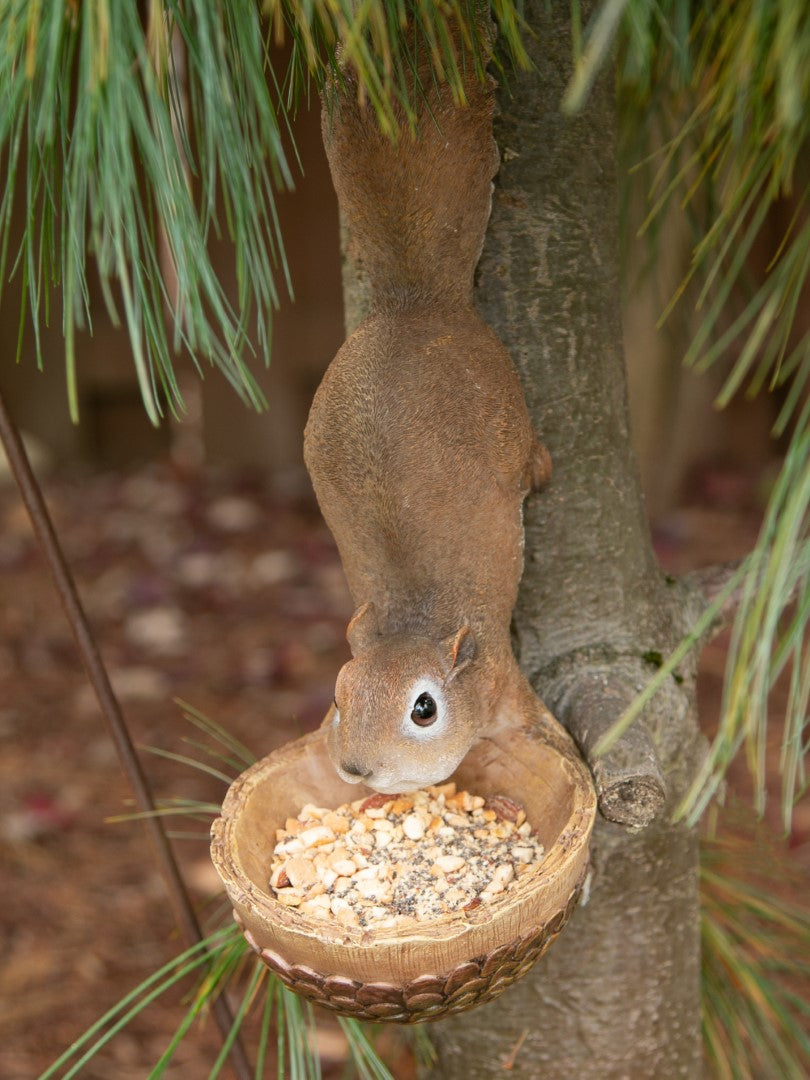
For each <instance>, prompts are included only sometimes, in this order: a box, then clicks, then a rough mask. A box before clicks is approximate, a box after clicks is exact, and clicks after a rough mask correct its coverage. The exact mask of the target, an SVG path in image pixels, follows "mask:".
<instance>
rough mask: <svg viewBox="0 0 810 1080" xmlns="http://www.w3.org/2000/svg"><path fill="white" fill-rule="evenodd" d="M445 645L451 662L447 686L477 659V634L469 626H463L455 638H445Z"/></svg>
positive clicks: (446, 680) (445, 681) (446, 679)
mask: <svg viewBox="0 0 810 1080" xmlns="http://www.w3.org/2000/svg"><path fill="white" fill-rule="evenodd" d="M443 644H444V647H445V648H446V649H447V652H448V657H447V659H448V661H449V664H448V670H447V675H446V676H445V680H444V684H445V686H446V685H447V684H448V683H449V682H451V681H452V680H453V679H455V677H456V675H458V674H459V672H461V671H463V670H464V668H465V667H466V666H467V665H468V664H469V663H470V661H471V660H473V659H474V658H475V634H474V633H473V632H472V630H471V629H470V628H469V626H462V628H461V629H460V630H459V631H458V633H456V634H455V635H454V636H453V637H451V638H445V640H444V642H443Z"/></svg>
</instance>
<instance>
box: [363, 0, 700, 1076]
mask: <svg viewBox="0 0 810 1080" xmlns="http://www.w3.org/2000/svg"><path fill="white" fill-rule="evenodd" d="M590 7H591V5H587V4H585V5H583V9H590ZM589 14H590V10H583V18H587V17H588V15H589ZM525 15H526V20H527V23H528V25H529V26H530V28H531V30H532V32H533V36H532V37H531V38H527V45H528V48H529V51H530V52H531V53H532V57H533V60H534V64H535V68H534V70H532V71H530V72H524V73H514V72H510V75H509V79H508V84H506V83H505V84H504V85H502V86H501V88H500V90H499V92H498V96H499V107H500V115H499V116H498V117H497V118H496V122H495V135H496V139H497V142H498V146H499V148H500V152H501V162H502V164H501V170H500V173H499V175H498V177H497V178H496V182H495V192H494V198H493V208H492V217H491V221H490V225H489V229H488V233H487V240H486V243H485V246H484V251H483V255H482V258H481V261H480V264H479V267H478V275H477V295H476V300H477V303H478V306H479V309H480V312H481V314H482V316H483V317H484V319H485V320H486V321H487V322H488V323H489V324H490V325H491V326H492V327H493V328H494V329H495V330H496V331H497V333H498V334H499V336H500V337H501V339H502V340H503V341H504V343H505V344H506V346H507V348H508V349H509V351H510V353H511V355H512V357H513V359H514V360H515V362H516V364H517V365H518V368H519V370H520V372H521V376H522V378H523V381H524V386H525V390H526V397H527V401H528V404H529V409H530V412H531V413H532V416H533V419H534V423H535V426H536V428H537V431H538V432H539V434H540V436H541V438H542V440H543V442H544V443H545V444H546V445H547V446H548V448H549V450H550V451H551V455H552V459H553V462H554V476H553V479H552V481H551V484H550V486H549V488H548V489H547V490H546V491H544V492H542V493H541V494H539V495H535V496H532V497H530V498H529V500H528V502H527V506H526V566H525V571H524V577H523V582H522V585H521V593H520V596H519V598H518V604H517V607H516V609H515V616H514V630H515V646H516V649H517V651H518V654H519V658H520V661H521V665H522V666H523V668H524V670H525V671H526V673H527V674H528V676H529V678H530V679H531V681H532V684H533V685H534V687H535V689H536V690H537V692H538V694H539V695H540V697H542V698H543V699H544V700H545V701H546V702H547V703H548V705H549V706H550V707H551V708H552V710H553V711H554V712H555V713H556V715H557V716H558V717H559V718H560V719H561V720H562V721H563V722H564V723H566V724H567V726H568V727H569V730H570V731H571V732H572V734H573V735H574V738H575V739H576V740H577V742H578V743H579V745H580V748H581V749H582V751H583V754H584V755H585V757H586V758H587V759H589V761H590V764H591V766H592V768H593V771H594V776H595V780H596V785H597V791H598V793H599V797H600V807H601V809H602V811H603V813H604V814H606V815H607V817H609V818H610V819H611V820H606V818H604V817H600V818H599V820H598V822H597V827H596V829H595V832H594V838H593V843H592V851H591V866H592V875H591V879H590V882H589V888H586V894H589V895H588V898H587V900H583V902H582V903H581V904H580V907H579V909H578V910H577V911H576V912H575V913H574V916H573V918H572V919H571V922H570V923H569V925H568V926H567V928H566V929H565V931H564V932H563V934H562V935H561V936H560V939H559V940H558V941H557V942H556V943H555V944H554V945H553V947H552V948H551V950H550V951H549V953H548V954H547V956H545V957H543V959H542V960H541V961H540V962H539V963H538V965H537V966H536V968H535V969H534V970H533V971H532V972H530V974H529V975H528V976H526V977H525V978H524V979H522V980H521V982H520V983H518V984H517V985H516V986H514V987H512V988H511V989H510V990H508V991H507V992H506V993H505V994H504V995H503V996H502V997H500V998H498V999H497V1001H495V1002H493V1003H492V1004H491V1005H487V1006H484V1007H482V1008H480V1009H477V1010H476V1011H475V1012H474V1013H462V1014H460V1015H459V1016H457V1017H454V1018H452V1019H449V1020H446V1021H442V1022H441V1023H437V1024H436V1025H432V1026H431V1027H430V1028H429V1030H428V1034H429V1036H430V1038H431V1040H432V1042H433V1043H434V1045H435V1047H436V1050H437V1054H438V1061H437V1064H436V1066H435V1068H434V1069H433V1070H431V1071H429V1073H427V1072H426V1074H425V1075H429V1076H431V1077H441V1078H442V1080H456V1078H458V1080H476V1078H481V1080H483V1078H491V1077H493V1076H499V1075H501V1072H502V1070H504V1069H508V1070H509V1072H510V1074H511V1075H512V1076H514V1077H525V1078H527V1080H528V1078H531V1080H562V1078H569V1077H570V1078H576V1080H618V1078H626V1080H645V1078H650V1080H653V1078H654V1080H670V1078H675V1077H686V1078H689V1080H695V1078H696V1077H698V1076H699V1075H700V1074H701V1069H702V1066H701V1040H700V956H699V904H698V853H697V837H696V835H695V834H694V833H693V832H692V831H690V830H688V829H686V828H685V827H684V826H683V825H677V826H673V825H671V824H670V820H671V817H672V812H673V809H674V807H675V806H676V805H677V803H678V801H679V800H680V798H681V797H682V795H683V793H684V791H685V789H686V786H687V784H688V782H689V780H690V778H691V776H692V775H693V774H694V770H695V767H696V763H697V760H698V757H699V754H700V753H701V749H702V741H701V739H700V736H699V733H698V730H697V724H696V710H695V663H694V661H690V662H689V663H688V664H684V665H683V667H682V668H681V671H680V672H679V673H678V679H677V680H672V681H671V682H670V683H669V685H668V686H667V687H666V688H665V689H664V690H662V691H661V692H660V693H659V695H658V696H657V697H656V699H655V700H654V701H653V702H652V704H651V706H650V707H649V708H648V709H647V710H646V712H645V714H644V716H643V718H642V720H641V721H639V722H638V723H637V724H636V725H634V728H633V729H631V731H630V732H628V734H627V736H625V737H624V738H623V739H622V740H621V741H620V742H619V744H617V746H616V747H615V748H614V750H613V751H611V752H610V753H609V754H608V755H606V756H605V757H603V758H602V759H593V758H592V757H591V753H590V752H591V750H592V747H593V745H594V743H595V742H596V740H597V738H598V737H599V735H600V734H601V733H602V731H604V730H605V729H606V728H607V727H609V726H610V724H611V723H612V722H613V721H614V720H615V719H617V717H618V716H619V715H620V714H621V712H622V711H623V709H624V707H625V706H626V705H627V704H629V702H630V701H631V700H632V699H633V697H634V696H635V695H636V694H637V693H638V691H639V690H640V689H641V688H642V686H643V685H644V683H645V682H646V681H647V680H648V679H649V677H650V676H651V675H652V674H653V673H654V671H655V657H656V656H657V655H658V654H660V655H662V656H666V655H667V654H668V653H669V652H670V651H671V650H672V649H673V648H674V646H675V645H676V644H677V642H678V641H679V640H680V638H681V637H682V635H683V634H684V632H685V631H686V629H687V628H688V626H689V624H690V621H691V620H692V619H693V617H694V603H693V594H692V593H690V591H689V589H688V588H687V587H686V586H684V585H681V584H680V583H677V582H673V581H671V580H670V579H665V577H664V576H663V574H662V573H661V571H660V569H659V568H658V566H657V563H656V560H655V556H654V554H653V551H652V546H651V543H650V536H649V530H648V526H647V518H646V514H645V510H644V504H643V497H642V494H641V488H640V484H639V476H638V468H637V464H636V461H635V458H634V455H633V451H632V448H631V444H630V433H629V419H628V408H627V395H626V378H625V369H624V355H623V346H622V335H621V306H620V305H621V298H620V282H619V266H618V257H619V232H618V184H617V174H616V143H615V127H616V123H615V96H614V89H613V84H612V81H611V79H610V78H603V79H601V80H600V82H599V83H598V85H597V86H596V87H595V88H594V90H593V91H592V93H591V95H590V96H589V99H588V102H587V105H586V107H585V109H584V111H583V112H582V114H581V115H580V116H578V117H576V118H574V119H567V118H565V117H563V116H562V115H561V112H560V103H561V101H562V98H563V94H564V91H565V88H566V86H567V84H568V80H569V78H570V74H571V69H572V59H571V56H572V48H571V33H570V30H571V27H570V5H569V4H568V2H567V0H552V2H551V3H548V0H527V3H526V6H525ZM342 240H343V252H344V266H343V276H344V297H345V302H346V321H347V325H348V329H352V328H353V327H354V326H355V325H356V324H357V323H358V322H359V321H360V319H361V318H362V317H363V316H364V315H365V314H366V312H367V309H368V281H367V279H366V277H365V273H364V269H363V267H362V265H359V263H358V262H357V260H356V258H355V257H354V254H353V251H352V245H351V238H350V237H349V236H347V235H346V233H345V231H344V235H343V238H342ZM653 819H654V820H653ZM617 822H618V823H623V824H617ZM650 822H653V823H652V824H650ZM626 826H630V827H629V828H628V827H626ZM644 826H646V827H644Z"/></svg>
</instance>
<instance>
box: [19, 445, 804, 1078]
mask: <svg viewBox="0 0 810 1080" xmlns="http://www.w3.org/2000/svg"><path fill="white" fill-rule="evenodd" d="M759 479H760V478H750V477H741V476H737V475H728V474H723V473H707V474H706V475H704V476H702V477H701V478H700V479H699V482H698V483H697V484H696V485H695V486H694V490H693V492H692V496H693V497H692V499H691V505H690V506H688V507H685V508H682V509H680V510H678V511H677V512H676V513H673V514H671V515H670V516H669V517H668V518H667V519H666V520H665V521H662V522H660V523H659V524H658V527H657V530H656V538H657V547H658V551H659V556H660V558H661V561H662V563H663V565H664V566H665V567H666V568H667V569H668V570H669V571H671V572H674V573H679V572H683V571H685V570H688V569H690V568H693V567H696V566H701V565H706V564H709V563H714V562H720V561H724V560H727V559H731V558H735V557H738V556H740V555H741V554H743V553H744V552H745V551H746V550H748V549H749V548H750V546H751V545H752V544H753V542H754V540H755V537H756V532H757V526H758V519H759V511H758V505H759V502H760V499H759V497H758V495H757V492H758V490H759V486H758V485H759ZM46 494H47V497H48V501H49V505H50V507H51V510H52V513H53V516H54V519H55V522H56V525H57V529H58V532H59V535H60V537H61V539H62V543H63V545H64V548H65V552H66V554H67V557H68V559H69V562H70V564H71V566H72V568H73V570H74V573H75V575H76V578H77V581H78V584H79V588H80V592H81V595H82V597H83V600H84V602H85V605H86V608H87V612H88V615H89V617H90V620H91V623H92V625H93V627H94V629H95V632H96V634H97V638H98V642H99V644H100V646H101V650H102V653H103V656H104V659H105V661H106V663H107V664H108V666H109V669H110V672H111V675H112V679H113V684H114V686H115V687H116V689H117V690H118V692H119V695H120V698H121V702H122V705H123V709H124V712H125V715H126V717H127V720H128V722H129V724H130V726H131V730H132V733H133V737H134V740H135V742H136V744H138V745H139V746H141V747H148V746H153V747H159V748H162V749H164V750H168V751H170V752H173V753H177V754H182V755H188V756H194V757H196V758H198V759H201V760H203V761H206V763H208V764H211V765H213V766H214V767H216V766H217V763H216V762H215V761H214V760H213V759H211V758H206V756H205V755H204V754H203V753H201V751H199V749H197V748H195V747H193V746H191V745H189V743H188V742H187V741H185V740H188V739H192V740H194V739H199V738H201V736H200V735H199V733H198V732H197V731H196V730H195V729H194V728H192V727H191V726H190V725H189V724H188V723H187V722H186V721H185V720H184V719H183V716H182V711H181V709H180V707H179V706H178V705H177V704H175V702H174V699H175V698H179V699H182V700H185V701H187V702H189V703H190V704H192V705H193V706H194V707H195V708H197V709H199V710H200V711H201V712H203V713H205V714H206V715H208V716H210V717H212V718H213V719H215V720H216V721H218V722H219V723H221V724H223V725H224V726H225V727H226V728H227V729H228V730H229V731H230V732H232V733H233V734H234V735H235V736H236V737H237V738H239V739H240V740H242V741H243V742H244V743H245V744H246V745H247V746H249V747H250V748H251V749H252V750H253V751H254V752H255V753H256V754H257V755H262V754H265V753H267V752H269V751H270V750H271V749H273V748H274V747H276V746H278V745H280V744H282V743H284V742H286V741H287V740H288V739H291V738H294V737H296V736H297V735H298V734H299V733H301V732H303V731H308V730H311V729H312V728H313V727H315V726H317V724H318V723H319V722H320V720H321V718H322V716H323V714H324V712H325V711H326V708H327V706H328V704H329V702H330V700H331V697H332V693H333V680H334V676H335V674H336V672H337V670H338V668H339V666H340V665H341V664H342V663H343V662H344V661H345V660H346V659H347V657H348V647H347V646H346V644H345V641H344V638H343V633H344V628H345V624H346V620H347V617H348V615H349V614H350V599H349V596H348V592H347V590H346V587H345V584H344V581H343V576H342V571H341V569H340V564H339V562H338V560H337V556H336V553H335V550H334V547H333V544H332V541H331V537H330V536H329V534H328V532H327V531H326V528H325V526H324V525H323V523H322V521H321V519H320V517H319V514H318V512H317V508H316V506H315V505H314V502H313V501H312V500H311V498H310V497H308V496H301V497H296V498H291V497H289V496H283V495H280V494H278V493H275V492H274V491H273V490H272V488H271V487H269V486H268V484H267V483H266V482H265V481H264V480H263V479H262V478H261V477H257V476H245V475H236V474H224V473H223V474H217V473H213V472H207V473H206V474H204V475H183V474H181V473H179V472H177V471H175V470H173V469H171V468H170V467H169V466H154V465H153V466H150V467H149V468H147V469H144V470H141V471H138V472H135V473H128V474H118V473H106V474H103V475H91V474H88V475H71V476H56V477H54V478H51V479H50V480H49V481H48V482H47V484H46ZM725 648H726V640H725V638H723V637H720V638H718V639H716V641H715V642H713V643H712V645H711V646H710V647H709V648H707V649H706V650H705V652H704V654H703V658H702V674H701V682H700V694H701V706H702V723H703V724H704V727H705V730H706V731H707V732H711V730H712V728H713V726H714V724H715V723H716V717H717V713H718V709H719V701H720V694H721V688H722V675H723V667H724V662H725ZM782 701H783V699H782V697H781V695H780V694H778V693H777V694H775V695H774V703H773V707H774V714H775V716H776V717H777V718H778V714H779V709H780V706H781V703H782ZM142 756H143V760H144V764H145V766H146V769H147V772H148V775H149V777H150V781H151V783H152V785H153V788H154V791H155V794H156V797H157V798H159V799H168V798H172V797H183V798H193V799H201V800H206V801H213V802H217V803H218V802H220V801H221V799H222V796H223V794H224V784H223V782H222V781H220V780H218V779H216V778H214V777H212V776H210V775H208V774H206V773H204V772H201V771H199V770H197V769H194V768H192V767H190V766H188V765H184V764H181V763H178V762H176V761H172V760H167V759H165V758H162V757H158V756H155V755H154V754H151V753H148V752H144V753H143V755H142ZM769 769H770V771H771V772H772V773H774V775H775V774H776V772H777V771H778V732H777V733H776V734H775V737H774V752H773V754H772V755H771V760H770V762H769ZM731 788H732V790H737V791H739V792H740V793H742V794H743V795H745V794H746V793H747V792H748V790H749V783H748V779H747V775H746V772H745V767H744V765H743V764H742V763H741V762H740V763H737V764H736V765H735V767H734V769H733V771H732V777H731ZM777 803H778V799H777V798H773V799H772V800H771V803H770V805H769V808H768V819H769V821H770V822H771V824H772V825H773V826H774V828H775V829H778V828H779V815H778V805H777ZM131 811H132V804H131V801H130V793H129V790H128V786H127V782H126V780H125V779H124V777H123V774H122V772H121V770H120V768H119V766H118V763H117V760H116V757H115V753H114V750H113V745H112V742H111V740H110V738H109V736H108V734H107V731H106V729H105V726H104V721H103V719H102V717H101V715H100V713H99V710H98V707H97V705H96V704H95V701H94V698H93V696H92V693H91V691H90V689H89V686H88V684H87V681H86V679H85V676H84V673H83V670H82V668H81V664H80V661H79V657H78V653H77V650H76V648H75V646H74V644H73V640H72V637H71V634H70V630H69V627H68V625H67V622H66V620H65V618H64V615H63V613H62V610H61V608H60V606H59V604H58V601H57V599H56V594H55V592H54V590H53V587H52V585H51V581H50V578H49V577H48V575H47V573H46V570H45V567H44V563H43V560H42V557H41V555H40V553H39V551H38V549H37V547H36V544H35V542H34V539H33V537H32V535H31V532H30V528H29V525H28V521H27V516H26V514H25V511H24V509H23V507H22V504H21V503H20V501H19V498H18V497H17V495H16V492H15V491H14V489H13V488H12V487H9V486H7V487H4V488H0V865H1V867H2V869H1V871H0V872H1V873H2V904H0V1076H2V1077H5V1078H8V1080H30V1078H33V1077H36V1076H38V1075H39V1074H40V1073H41V1072H42V1071H43V1070H44V1069H45V1068H46V1067H47V1066H48V1065H49V1064H50V1063H51V1062H52V1061H53V1060H54V1059H55V1058H56V1057H57V1056H58V1055H59V1053H61V1051H62V1050H63V1049H64V1048H65V1047H66V1046H67V1045H68V1044H69V1043H70V1042H71V1041H72V1040H73V1039H74V1038H75V1037H76V1036H77V1035H79V1034H81V1033H82V1032H83V1031H84V1030H85V1029H86V1028H87V1027H88V1026H89V1025H91V1024H92V1023H93V1022H94V1021H95V1020H96V1019H97V1018H98V1017H99V1016H100V1015H101V1014H102V1013H103V1012H104V1011H105V1010H106V1009H107V1008H109V1007H110V1006H111V1005H113V1004H114V1003H115V1002H116V1001H117V1000H118V999H119V998H120V997H122V996H123V995H124V994H125V993H127V992H128V991H129V990H131V989H132V988H133V987H135V986H136V985H137V984H138V983H139V982H140V981H141V980H142V979H144V978H145V977H146V976H147V975H149V974H150V973H151V972H152V971H153V970H155V969H156V968H157V967H159V966H160V965H162V964H163V963H165V962H167V961H168V960H169V959H170V958H171V957H172V956H173V955H175V954H176V952H177V951H178V950H179V948H180V945H181V943H180V941H179V939H178V938H177V936H176V934H175V931H174V923H173V918H172V913H171V907H170V904H169V903H168V900H167V896H166V892H165V889H164V886H163V882H162V879H161V877H160V874H159V873H158V871H157V869H156V864H155V862H154V859H153V856H152V853H151V850H150V846H149V843H148V841H147V839H146V836H145V833H144V829H143V826H142V825H141V824H140V823H139V822H137V821H134V822H133V821H128V822H123V823H109V822H108V819H109V818H111V817H114V816H116V815H120V814H125V813H128V812H131ZM169 827H170V828H171V829H178V830H182V831H184V832H187V833H192V834H196V835H191V836H188V837H184V838H183V839H178V840H177V841H176V845H175V846H176V850H177V851H178V854H179V856H180V858H181V860H182V865H183V868H184V873H185V877H186V879H187V881H188V884H189V888H190V889H191V892H192V894H193V897H194V899H195V901H196V902H197V903H198V905H199V908H200V911H201V914H202V916H203V917H207V916H208V915H210V916H213V915H215V914H216V913H217V912H220V913H221V911H222V905H221V894H220V890H219V885H218V880H217V879H216V875H215V874H214V871H213V869H212V867H211V865H210V862H209V860H208V855H207V839H206V826H205V824H204V823H197V822H184V821H182V820H180V819H172V822H171V824H170V826H169ZM789 844H790V847H791V849H792V856H793V861H794V864H795V866H796V867H797V868H798V870H799V871H800V872H802V873H804V874H806V873H807V871H808V870H810V807H808V806H807V804H806V803H805V805H803V806H801V807H800V808H799V811H798V813H797V817H796V823H795V828H794V831H793V834H792V835H791V837H790V838H789ZM190 986H191V984H187V985H185V986H183V988H182V990H178V992H177V993H174V994H172V995H170V996H169V997H168V998H167V999H166V1000H162V1001H161V1002H160V1003H159V1004H157V1005H153V1006H151V1007H150V1008H148V1009H147V1010H146V1012H145V1013H143V1014H142V1015H141V1016H140V1017H139V1018H138V1019H137V1020H136V1021H135V1022H134V1023H133V1024H132V1025H131V1026H130V1027H128V1028H127V1030H126V1031H125V1032H123V1033H122V1034H120V1035H119V1036H118V1037H117V1038H116V1039H114V1041H113V1042H112V1043H111V1044H110V1045H109V1046H108V1047H107V1048H106V1049H105V1050H104V1052H103V1053H102V1054H100V1055H99V1056H98V1057H97V1058H96V1059H95V1060H94V1061H93V1062H92V1063H91V1064H89V1065H88V1066H86V1067H85V1069H84V1071H83V1072H82V1073H81V1075H82V1076H83V1077H87V1078H97V1080H108V1078H109V1080H112V1078H115V1080H130V1078H132V1080H136V1078H138V1080H140V1078H142V1077H145V1076H146V1075H148V1073H149V1069H150V1067H151V1066H152V1065H153V1064H154V1062H155V1061H156V1060H157V1059H158V1058H159V1056H160V1054H161V1053H162V1052H163V1050H164V1049H165V1047H166V1044H167V1043H168V1042H169V1040H170V1038H171V1035H172V1034H173V1032H174V1029H175V1027H176V1026H177V1024H178V1023H179V1020H180V1018H181V1016H182V1014H183V1011H184V1008H183V997H184V994H188V992H189V990H190ZM318 1032H319V1034H318V1048H319V1051H320V1053H321V1057H322V1060H323V1063H324V1075H325V1077H327V1078H329V1077H337V1076H341V1075H343V1074H344V1059H345V1044H344V1041H343V1036H342V1034H341V1032H340V1031H339V1029H338V1028H337V1027H336V1025H335V1024H334V1022H333V1021H332V1020H331V1019H330V1018H324V1020H323V1022H320V1021H319V1028H318ZM247 1043H248V1046H250V1045H251V1040H250V1033H249V1032H248V1037H247ZM218 1048H219V1037H218V1034H217V1031H216V1028H215V1026H214V1024H213V1022H212V1021H211V1020H210V1019H207V1020H203V1021H202V1022H201V1023H199V1024H197V1025H196V1026H195V1028H194V1029H193V1031H192V1034H191V1036H190V1037H189V1038H187V1039H186V1040H185V1041H184V1044H183V1045H182V1046H181V1048H180V1049H179V1050H178V1052H177V1055H176V1059H175V1064H174V1065H173V1066H172V1067H171V1068H170V1070H169V1071H168V1072H167V1074H166V1075H167V1076H169V1077H174V1078H183V1080H185V1078H191V1080H196V1078H197V1077H205V1076H207V1075H208V1072H209V1070H210V1068H211V1064H212V1063H213V1060H214V1059H215V1057H216V1054H217V1052H218ZM381 1049H382V1050H383V1054H384V1056H385V1058H386V1060H387V1061H388V1064H389V1067H390V1068H391V1069H392V1072H393V1073H394V1075H395V1076H396V1077H397V1080H407V1078H408V1077H410V1076H412V1075H413V1071H414V1069H413V1062H412V1058H411V1056H410V1053H409V1052H408V1050H407V1048H405V1047H404V1045H403V1043H402V1042H401V1039H400V1038H399V1037H398V1036H395V1035H392V1034H391V1033H386V1034H385V1035H384V1036H383V1041H382V1044H381ZM223 1075H229V1074H228V1070H227V1069H226V1070H225V1071H224V1072H223Z"/></svg>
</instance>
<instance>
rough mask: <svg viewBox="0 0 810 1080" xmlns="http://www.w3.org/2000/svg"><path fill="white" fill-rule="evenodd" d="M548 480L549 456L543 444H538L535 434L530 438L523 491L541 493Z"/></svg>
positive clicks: (549, 473) (549, 471)
mask: <svg viewBox="0 0 810 1080" xmlns="http://www.w3.org/2000/svg"><path fill="white" fill-rule="evenodd" d="M550 479H551V454H550V453H549V452H548V449H547V448H546V447H545V446H544V445H543V443H541V442H540V440H539V439H538V438H537V435H536V433H535V434H534V435H533V438H532V445H531V449H530V451H529V458H528V460H527V462H526V471H525V473H524V477H523V486H524V489H525V490H526V491H527V492H530V491H542V490H543V488H544V487H545V486H546V484H547V483H548V482H549V480H550Z"/></svg>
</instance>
